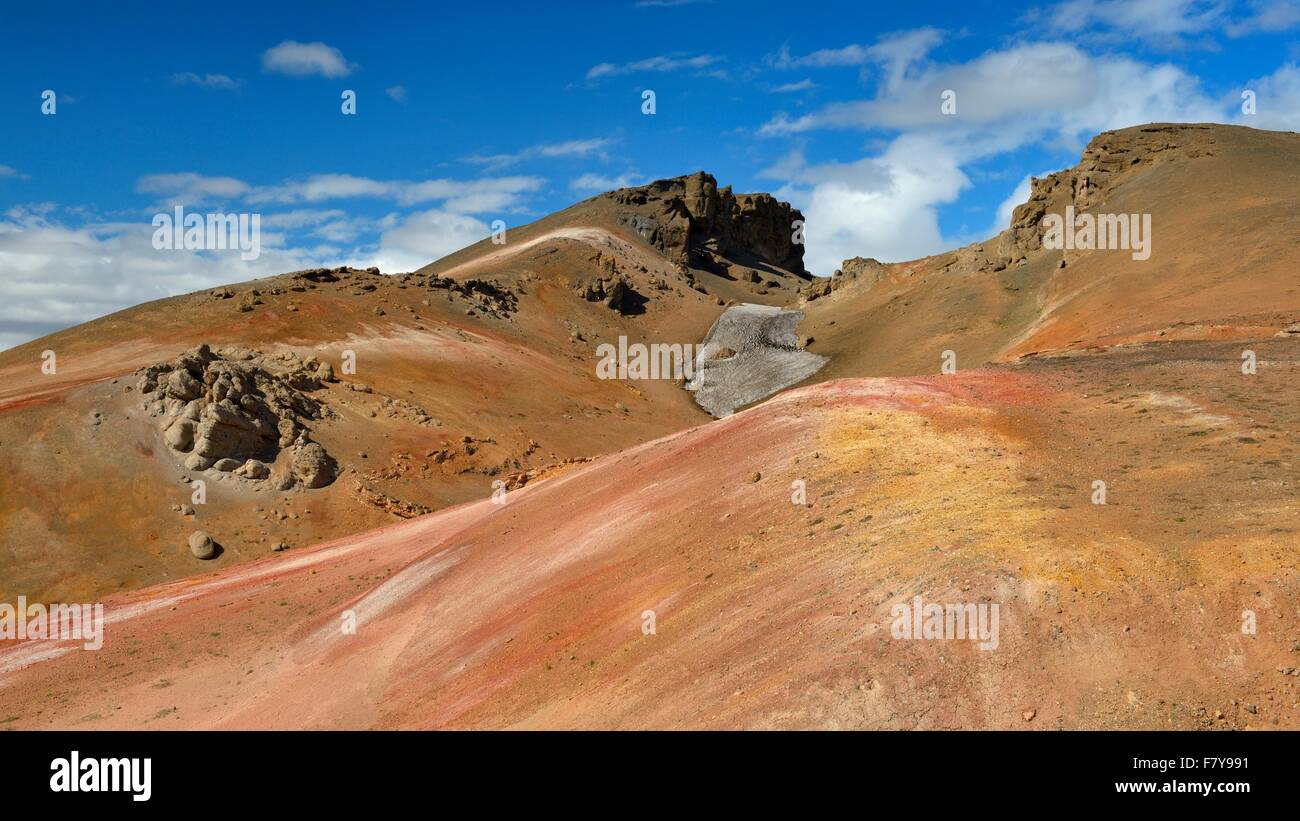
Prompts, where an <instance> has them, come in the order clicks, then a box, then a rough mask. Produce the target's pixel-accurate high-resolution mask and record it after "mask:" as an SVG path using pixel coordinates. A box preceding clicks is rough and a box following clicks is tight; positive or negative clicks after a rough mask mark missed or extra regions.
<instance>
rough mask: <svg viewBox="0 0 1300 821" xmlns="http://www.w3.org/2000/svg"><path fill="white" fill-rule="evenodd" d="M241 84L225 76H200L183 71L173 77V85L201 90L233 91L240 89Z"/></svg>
mask: <svg viewBox="0 0 1300 821" xmlns="http://www.w3.org/2000/svg"><path fill="white" fill-rule="evenodd" d="M240 83H241V81H240V80H232V79H231V78H229V77H227V76H226V75H224V74H203V75H199V74H195V73H194V72H193V71H182V72H179V73H177V74H173V75H172V85H177V86H184V85H192V86H199V87H201V88H220V89H224V90H226V91H233V90H235V89H237V88H239V86H240Z"/></svg>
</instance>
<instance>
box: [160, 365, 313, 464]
mask: <svg viewBox="0 0 1300 821" xmlns="http://www.w3.org/2000/svg"><path fill="white" fill-rule="evenodd" d="M137 376H138V380H137V383H136V390H138V391H139V393H140V395H141V396H142V397H143V401H142V404H141V407H142V409H144V410H147V411H149V413H150V414H151V415H152V416H155V417H157V418H159V420H160V421H159V428H160V430H161V431H162V436H163V441H164V442H165V443H166V445H167V447H168V448H170V449H171V450H172V451H174V452H175V453H176V454H177V455H178V457H179V455H180V454H189V455H188V456H187V457H185V460H184V463H185V466H186V467H187V468H188V469H190V470H208V469H212V470H216V471H218V472H221V473H231V474H234V475H236V476H239V477H240V478H243V479H247V480H250V481H254V482H261V481H265V480H266V479H269V478H270V476H271V468H270V467H269V464H272V463H274V462H275V461H276V459H277V458H278V456H279V454H280V452H281V451H282V450H285V449H289V448H292V450H293V455H292V458H291V466H290V469H289V471H288V472H287V473H286V476H287V477H288V478H289V480H290V481H288V482H287V485H288V486H292V485H293V484H295V483H299V484H301V485H302V486H303V487H307V488H317V487H324V486H325V485H327V484H329V483H330V482H332V481H333V480H334V476H335V466H334V463H333V460H332V459H330V458H329V455H328V454H326V453H325V451H324V448H323V447H321V445H319V444H318V443H316V442H312V441H311V440H310V437H309V435H308V424H309V423H311V422H316V421H320V420H323V419H326V418H329V417H330V416H331V415H332V414H331V412H330V411H329V409H328V408H327V407H326V406H325V405H324V404H323V403H322V402H321V401H320V400H319V399H317V398H315V397H314V396H312V393H314V392H317V391H319V390H320V389H321V388H322V387H323V385H324V383H326V382H331V381H333V380H334V370H333V368H332V367H331V366H330V365H329V364H328V363H323V362H320V361H318V360H316V359H315V358H314V357H310V358H307V359H302V358H301V357H299V356H298V355H297V354H294V353H292V352H287V353H283V354H280V355H278V356H266V355H263V354H261V353H259V352H257V351H251V350H247V349H239V348H234V349H223V350H220V351H213V350H212V349H211V348H209V347H208V346H207V345H200V346H199V347H197V348H195V349H193V350H191V351H187V352H186V353H184V354H181V355H180V356H179V357H177V358H176V359H175V360H173V361H171V362H162V363H159V364H156V365H150V366H149V367H147V368H143V369H141V370H140V371H138V372H137ZM281 484H282V485H284V484H286V483H284V482H282V483H281Z"/></svg>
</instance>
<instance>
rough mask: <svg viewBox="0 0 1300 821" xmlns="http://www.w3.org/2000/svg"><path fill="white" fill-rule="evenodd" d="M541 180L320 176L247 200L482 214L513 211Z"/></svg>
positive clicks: (269, 189) (257, 193) (267, 190)
mask: <svg viewBox="0 0 1300 821" xmlns="http://www.w3.org/2000/svg"><path fill="white" fill-rule="evenodd" d="M543 182H544V180H542V179H541V178H539V177H523V176H514V177H489V178H485V179H479V180H446V179H437V180H424V181H421V182H411V181H407V180H374V179H370V178H368V177H356V176H353V175H351V174H316V175H313V176H311V177H308V178H307V179H305V180H299V181H291V182H284V183H280V184H278V185H272V186H265V187H261V188H257V189H255V190H253V191H252V192H251V193H249V195H248V197H247V201H248V202H250V203H254V204H262V203H316V202H324V201H327V200H336V199H351V198H357V197H369V198H378V199H388V200H393V201H395V202H397V203H399V204H401V205H417V204H419V203H425V202H434V201H438V200H444V201H445V203H444V207H445V208H447V209H448V210H450V211H457V212H462V213H479V212H485V211H495V210H502V209H506V208H513V207H515V206H516V205H517V204H518V200H519V197H520V195H521V194H524V193H528V192H531V191H536V190H538V189H539V188H541V186H542V184H543Z"/></svg>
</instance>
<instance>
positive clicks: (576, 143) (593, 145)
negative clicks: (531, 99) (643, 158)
mask: <svg viewBox="0 0 1300 821" xmlns="http://www.w3.org/2000/svg"><path fill="white" fill-rule="evenodd" d="M611 142H613V141H612V140H610V139H608V138H605V137H595V138H591V139H586V140H566V141H565V142H560V143H544V144H541V145H533V146H529V147H528V148H525V149H523V150H521V151H516V152H514V153H513V154H487V155H483V154H474V155H471V156H468V157H465V158H464V160H465V162H468V163H473V164H474V165H481V166H484V167H485V168H486V169H488V170H489V171H498V170H500V169H502V168H509V167H510V166H512V165H518V164H519V163H521V162H523V161H525V160H533V159H556V158H559V157H589V156H592V155H596V156H599V157H604V156H605V152H604V150H605V148H606V147H608V146H609V144H610V143H611Z"/></svg>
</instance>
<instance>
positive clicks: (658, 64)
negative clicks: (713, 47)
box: [587, 54, 722, 80]
mask: <svg viewBox="0 0 1300 821" xmlns="http://www.w3.org/2000/svg"><path fill="white" fill-rule="evenodd" d="M720 62H722V58H721V57H717V56H715V55H712V54H700V55H696V56H694V57H691V56H687V55H681V54H670V55H665V54H661V55H658V56H656V57H647V58H646V59H644V60H636V61H634V62H631V63H621V64H620V63H599V64H597V65H594V66H592V67H591V68H590V69H588V70H587V79H588V80H598V79H600V78H601V77H614V76H616V75H619V74H640V73H645V72H650V71H661V72H662V71H681V70H682V69H704V68H708V67H709V66H712V65H716V64H717V63H720Z"/></svg>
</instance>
